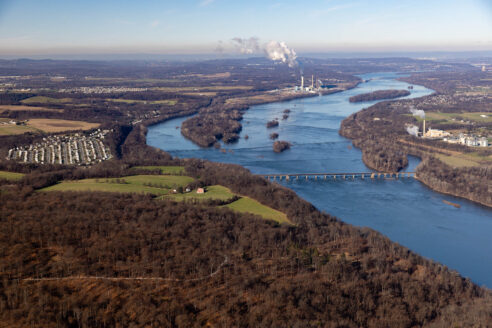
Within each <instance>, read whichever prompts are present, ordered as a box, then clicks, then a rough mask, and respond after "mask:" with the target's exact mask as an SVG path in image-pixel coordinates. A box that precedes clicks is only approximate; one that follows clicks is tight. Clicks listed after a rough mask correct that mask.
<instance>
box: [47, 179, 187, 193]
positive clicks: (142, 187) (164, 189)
mask: <svg viewBox="0 0 492 328" xmlns="http://www.w3.org/2000/svg"><path fill="white" fill-rule="evenodd" d="M118 181H119V182H120V183H118ZM193 181H194V180H193V178H190V177H186V176H171V175H134V176H127V177H123V178H111V179H84V180H74V181H63V182H61V183H58V184H56V185H54V186H50V187H47V188H43V189H41V191H106V192H120V193H146V194H152V195H165V194H168V193H169V192H170V191H171V189H174V188H178V187H185V186H187V185H188V184H189V183H191V182H193Z"/></svg>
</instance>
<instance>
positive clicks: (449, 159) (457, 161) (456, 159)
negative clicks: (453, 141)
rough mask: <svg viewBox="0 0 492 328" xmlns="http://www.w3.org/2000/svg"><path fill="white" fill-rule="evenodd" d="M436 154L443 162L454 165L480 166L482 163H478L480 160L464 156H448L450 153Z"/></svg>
mask: <svg viewBox="0 0 492 328" xmlns="http://www.w3.org/2000/svg"><path fill="white" fill-rule="evenodd" d="M436 156H437V158H439V159H440V160H441V161H442V162H444V163H446V164H448V165H449V166H452V167H470V166H479V165H480V163H478V162H475V161H473V160H469V159H466V158H463V157H461V156H448V155H443V154H436Z"/></svg>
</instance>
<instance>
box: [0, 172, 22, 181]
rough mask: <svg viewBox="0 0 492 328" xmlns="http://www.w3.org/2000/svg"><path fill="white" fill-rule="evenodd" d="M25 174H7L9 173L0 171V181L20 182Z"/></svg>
mask: <svg viewBox="0 0 492 328" xmlns="http://www.w3.org/2000/svg"><path fill="white" fill-rule="evenodd" d="M23 176H24V174H22V173H15V172H7V171H0V180H4V179H5V180H9V181H18V180H20V179H22V177H23Z"/></svg>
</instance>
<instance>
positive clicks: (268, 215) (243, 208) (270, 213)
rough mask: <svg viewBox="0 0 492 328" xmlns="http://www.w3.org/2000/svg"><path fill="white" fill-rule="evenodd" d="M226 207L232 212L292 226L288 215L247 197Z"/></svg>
mask: <svg viewBox="0 0 492 328" xmlns="http://www.w3.org/2000/svg"><path fill="white" fill-rule="evenodd" d="M224 207H228V208H230V209H231V210H233V211H236V212H240V213H251V214H256V215H259V216H261V217H263V218H265V219H268V220H274V221H277V222H278V223H288V224H292V222H290V220H289V219H288V218H287V215H285V214H284V213H282V212H280V211H277V210H274V209H273V208H271V207H268V206H265V205H263V204H261V203H260V202H258V201H256V200H254V199H252V198H249V197H246V196H242V197H241V198H240V199H238V200H236V201H235V202H232V203H230V204H227V205H225V206H224Z"/></svg>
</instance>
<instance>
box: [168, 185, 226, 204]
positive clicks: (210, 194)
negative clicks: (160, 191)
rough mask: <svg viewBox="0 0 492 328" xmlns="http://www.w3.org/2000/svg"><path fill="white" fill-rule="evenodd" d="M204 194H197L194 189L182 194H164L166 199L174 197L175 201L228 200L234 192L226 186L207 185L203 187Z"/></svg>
mask: <svg viewBox="0 0 492 328" xmlns="http://www.w3.org/2000/svg"><path fill="white" fill-rule="evenodd" d="M205 190H206V191H205V193H204V194H197V193H196V190H193V191H191V192H188V193H184V194H170V195H166V196H164V197H165V198H168V199H174V200H177V201H182V200H187V199H196V200H209V199H214V200H215V199H218V200H228V199H231V198H232V197H234V194H233V193H232V192H231V191H230V190H229V189H228V188H226V187H223V186H219V185H217V186H209V187H206V188H205Z"/></svg>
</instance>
